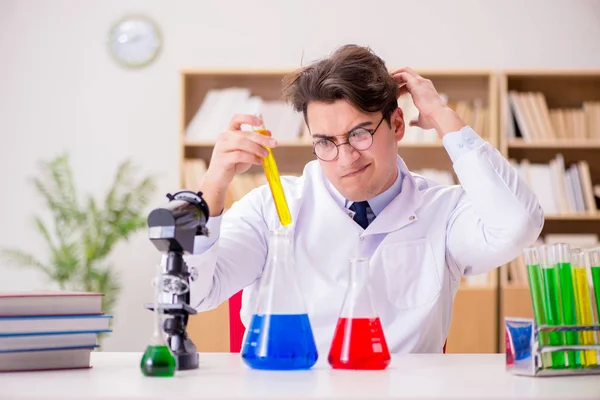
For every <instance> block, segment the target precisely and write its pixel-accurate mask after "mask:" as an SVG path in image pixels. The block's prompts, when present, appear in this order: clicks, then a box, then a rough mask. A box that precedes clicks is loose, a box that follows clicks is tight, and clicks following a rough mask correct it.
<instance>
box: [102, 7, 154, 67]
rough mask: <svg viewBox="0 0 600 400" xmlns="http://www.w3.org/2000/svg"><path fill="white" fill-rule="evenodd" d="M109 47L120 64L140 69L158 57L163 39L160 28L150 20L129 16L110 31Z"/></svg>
mask: <svg viewBox="0 0 600 400" xmlns="http://www.w3.org/2000/svg"><path fill="white" fill-rule="evenodd" d="M108 46H109V49H110V52H111V54H112V56H113V57H114V59H115V60H116V61H117V62H118V63H119V64H121V65H123V66H125V67H130V68H139V67H143V66H145V65H148V64H149V63H150V62H152V61H153V60H154V59H155V58H156V57H157V56H158V53H159V52H160V49H161V46H162V38H161V34H160V31H159V29H158V27H157V26H156V24H155V23H154V22H153V21H151V20H150V19H149V18H146V17H143V16H127V17H125V18H123V19H121V20H119V21H117V23H115V25H114V26H113V27H112V29H111V30H110V35H109V42H108Z"/></svg>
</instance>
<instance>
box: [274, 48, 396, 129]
mask: <svg viewBox="0 0 600 400" xmlns="http://www.w3.org/2000/svg"><path fill="white" fill-rule="evenodd" d="M283 94H284V98H285V99H286V100H287V101H288V102H289V103H291V105H292V106H293V108H294V110H296V111H298V112H302V113H303V114H304V119H305V120H306V119H307V116H306V109H307V106H308V103H309V102H311V101H319V102H325V103H332V102H334V101H336V100H346V101H347V102H349V103H350V104H351V105H352V106H354V107H355V108H357V109H358V110H360V111H362V112H365V113H372V112H378V111H381V112H382V113H383V117H384V118H385V119H386V120H387V121H388V123H389V117H390V115H391V114H392V112H393V111H394V110H395V109H396V108H397V107H398V97H397V95H398V83H397V82H396V81H395V80H394V78H393V77H392V76H391V75H390V73H389V71H388V70H387V68H386V66H385V62H384V61H383V60H382V59H381V58H379V57H378V56H377V55H375V53H373V51H372V50H371V49H370V48H368V47H362V46H357V45H352V44H349V45H345V46H342V47H340V48H339V49H337V50H335V51H334V52H333V53H332V54H331V55H330V56H329V57H328V58H325V59H322V60H319V61H316V62H314V63H312V64H310V65H308V66H306V67H303V68H301V69H299V70H298V71H296V72H295V73H294V74H293V75H292V76H289V77H286V79H284V88H283ZM307 123H308V121H307Z"/></svg>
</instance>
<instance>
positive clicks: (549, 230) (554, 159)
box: [498, 70, 600, 351]
mask: <svg viewBox="0 0 600 400" xmlns="http://www.w3.org/2000/svg"><path fill="white" fill-rule="evenodd" d="M498 80H499V85H500V88H499V96H500V99H499V105H500V113H499V115H500V119H499V144H500V149H501V151H502V153H503V154H504V155H505V156H506V157H507V158H508V159H511V160H514V162H515V163H516V164H515V165H516V167H517V168H518V170H519V173H520V174H522V176H523V177H524V179H526V180H528V182H529V184H530V185H531V186H532V189H534V191H536V193H538V197H540V200H541V202H542V206H543V207H544V210H545V223H544V229H543V231H542V234H541V237H540V241H544V242H548V243H550V242H556V241H566V242H569V243H571V245H572V246H574V247H584V248H585V247H592V246H595V245H598V241H597V237H598V235H600V223H599V222H600V212H599V211H598V206H600V202H599V200H600V70H509V71H502V73H500V74H499V79H498ZM551 200H552V201H551ZM524 271H525V265H524V262H523V260H522V257H520V258H519V259H517V260H513V261H512V262H511V263H509V264H508V265H505V266H503V267H502V268H501V269H500V274H501V277H500V300H499V306H500V307H499V310H500V320H499V322H500V334H499V349H500V351H504V348H505V343H504V323H503V322H504V317H505V316H514V317H532V316H533V311H532V309H531V298H530V293H529V287H528V284H527V276H526V274H525V273H524Z"/></svg>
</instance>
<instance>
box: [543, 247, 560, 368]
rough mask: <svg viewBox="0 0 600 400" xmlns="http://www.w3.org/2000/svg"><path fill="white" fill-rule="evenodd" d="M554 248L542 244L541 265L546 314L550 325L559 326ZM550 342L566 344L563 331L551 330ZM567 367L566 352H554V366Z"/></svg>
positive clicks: (553, 344)
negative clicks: (553, 259)
mask: <svg viewBox="0 0 600 400" xmlns="http://www.w3.org/2000/svg"><path fill="white" fill-rule="evenodd" d="M553 251H554V248H553V247H552V246H550V245H543V246H540V266H541V268H542V282H543V285H544V291H543V295H544V302H543V304H544V314H545V316H546V323H547V324H548V325H549V326H559V325H560V324H561V316H560V290H559V284H558V267H557V266H556V265H554V264H553V263H552V262H551V259H552V258H554V256H553V255H552V254H551V253H553ZM548 336H549V339H550V344H551V345H552V346H561V345H564V343H565V342H564V334H563V332H550V333H549V335H548ZM564 367H565V354H564V352H562V351H555V352H553V353H552V368H564Z"/></svg>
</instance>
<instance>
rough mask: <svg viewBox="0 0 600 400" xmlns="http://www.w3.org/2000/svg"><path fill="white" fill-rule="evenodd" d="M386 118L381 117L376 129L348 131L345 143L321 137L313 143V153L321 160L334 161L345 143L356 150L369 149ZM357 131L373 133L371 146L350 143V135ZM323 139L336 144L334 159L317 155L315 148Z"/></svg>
mask: <svg viewBox="0 0 600 400" xmlns="http://www.w3.org/2000/svg"><path fill="white" fill-rule="evenodd" d="M384 119H385V115H384V116H382V117H381V120H380V121H379V123H378V124H377V126H376V127H375V128H374V129H367V128H357V129H354V130H352V131H350V132H349V133H348V139H347V140H346V141H345V142H343V143H340V144H336V143H335V142H334V141H333V140H331V139H325V138H320V139H319V140H318V141H317V142H316V143H313V151H312V152H313V154H314V155H315V156H316V157H317V158H318V159H319V160H321V161H325V162H329V161H333V160H335V159H336V158H338V156H339V155H340V146H343V145H345V144H347V145H348V146H350V147H352V148H353V149H354V150H356V151H365V150H369V149H370V148H371V146H373V135H375V132H377V129H378V128H379V126H380V125H381V123H382V122H383V120H384ZM357 131H366V132H368V133H370V134H371V143H370V144H369V146H368V147H366V148H364V149H357V148H356V147H354V146H352V143H350V136H351V135H352V134H353V133H355V132H357ZM322 140H326V141H328V142H330V143H331V144H333V145H334V146H335V150H336V151H335V157H333V158H332V159H330V160H326V159H323V158H321V157H319V156H318V155H317V152H316V150H315V147H316V146H317V143H319V142H320V141H322Z"/></svg>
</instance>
